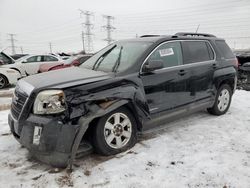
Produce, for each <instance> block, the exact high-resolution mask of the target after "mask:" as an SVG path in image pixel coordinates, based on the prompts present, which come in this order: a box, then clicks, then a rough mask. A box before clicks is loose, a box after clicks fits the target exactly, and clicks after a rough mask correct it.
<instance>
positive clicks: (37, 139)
mask: <svg viewBox="0 0 250 188" xmlns="http://www.w3.org/2000/svg"><path fill="white" fill-rule="evenodd" d="M41 134H42V127H38V126H35V127H34V134H33V144H34V145H39V144H40V138H41Z"/></svg>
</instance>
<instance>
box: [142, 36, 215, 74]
mask: <svg viewBox="0 0 250 188" xmlns="http://www.w3.org/2000/svg"><path fill="white" fill-rule="evenodd" d="M183 41H203V42H207V43H208V44H209V46H210V47H211V48H212V51H213V53H214V59H213V60H209V61H201V62H195V63H189V64H182V65H177V66H172V67H165V68H162V69H158V70H165V69H172V68H176V67H180V66H186V65H193V64H196V63H199V64H200V63H207V62H210V61H215V60H216V58H217V57H216V53H215V50H214V48H213V46H212V45H211V43H210V42H209V41H208V40H202V39H201V40H171V41H166V42H163V43H161V44H159V45H158V46H156V47H155V48H154V49H153V50H152V52H150V54H149V55H148V56H147V57H146V58H145V60H144V61H143V63H142V65H141V68H140V72H139V74H141V73H143V72H142V67H143V65H144V64H145V63H146V61H147V60H148V58H149V57H150V56H151V55H152V53H154V52H155V51H156V50H157V48H158V47H160V46H162V45H164V44H167V43H171V42H183ZM182 57H183V53H182Z"/></svg>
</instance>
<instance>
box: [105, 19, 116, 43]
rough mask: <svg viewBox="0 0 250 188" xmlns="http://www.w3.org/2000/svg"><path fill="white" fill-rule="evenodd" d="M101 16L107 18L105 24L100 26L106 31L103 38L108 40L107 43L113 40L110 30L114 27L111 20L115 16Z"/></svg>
mask: <svg viewBox="0 0 250 188" xmlns="http://www.w3.org/2000/svg"><path fill="white" fill-rule="evenodd" d="M103 18H104V19H106V20H107V23H106V25H104V26H102V27H103V28H104V29H105V30H106V31H107V38H106V39H104V40H105V41H107V42H108V45H109V44H110V43H111V42H113V41H114V40H113V39H112V37H111V32H112V31H114V30H115V27H113V26H112V25H111V21H112V20H114V19H115V18H114V17H113V16H108V15H103Z"/></svg>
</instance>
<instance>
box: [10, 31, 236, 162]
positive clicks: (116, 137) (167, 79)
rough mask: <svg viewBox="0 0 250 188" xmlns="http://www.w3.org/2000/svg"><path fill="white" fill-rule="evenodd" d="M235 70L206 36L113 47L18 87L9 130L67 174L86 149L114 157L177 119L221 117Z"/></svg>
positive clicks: (223, 49)
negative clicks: (204, 115) (204, 113)
mask: <svg viewBox="0 0 250 188" xmlns="http://www.w3.org/2000/svg"><path fill="white" fill-rule="evenodd" d="M236 65H237V60H236V58H235V56H234V55H233V53H232V51H231V50H230V48H229V47H228V45H227V44H226V43H225V41H224V40H223V39H220V38H217V37H215V36H213V35H209V34H199V33H177V34H175V35H173V36H156V35H155V36H153V35H147V36H142V37H140V38H136V39H131V40H122V41H117V42H114V43H113V44H111V45H109V46H107V47H106V48H104V49H102V50H101V51H99V52H98V53H96V54H95V55H94V56H93V57H91V58H90V59H88V60H87V61H86V62H85V63H84V64H82V65H81V66H80V67H73V68H67V69H62V70H57V71H53V72H48V73H43V74H39V75H34V76H30V77H27V78H24V79H22V80H20V81H19V82H18V84H17V86H16V89H15V92H14V97H13V102H12V105H11V112H10V114H9V126H10V129H11V132H12V133H13V135H14V137H15V138H16V139H17V140H18V141H19V142H20V143H21V144H22V145H23V146H25V147H26V148H28V150H29V151H30V152H31V153H32V154H33V156H35V157H36V158H37V159H39V160H41V161H44V162H46V163H48V164H50V165H52V166H57V167H65V166H67V165H68V164H70V166H72V163H73V161H74V159H75V158H76V157H80V156H82V155H86V154H87V153H89V152H91V151H92V149H93V150H94V151H95V152H97V153H99V154H102V155H114V154H117V153H119V152H122V151H125V150H127V149H128V148H130V147H132V146H133V145H134V144H135V143H136V141H137V136H138V135H139V133H144V132H145V131H147V130H149V129H152V128H157V127H159V126H161V125H163V124H164V123H166V121H169V120H172V119H175V118H180V117H182V116H183V115H184V114H188V113H191V112H195V111H199V110H203V109H208V112H209V113H211V114H214V115H222V114H224V113H226V112H227V110H228V108H229V106H230V102H231V98H232V95H233V93H234V90H235V88H236V82H237V77H236V68H235V66H236Z"/></svg>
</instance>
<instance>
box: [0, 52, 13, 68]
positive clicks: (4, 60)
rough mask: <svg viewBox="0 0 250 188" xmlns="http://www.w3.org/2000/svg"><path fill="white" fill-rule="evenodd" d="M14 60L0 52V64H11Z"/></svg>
mask: <svg viewBox="0 0 250 188" xmlns="http://www.w3.org/2000/svg"><path fill="white" fill-rule="evenodd" d="M13 63H14V61H13V60H12V59H11V58H10V57H8V56H7V55H5V54H4V53H2V52H1V53H0V65H7V64H13Z"/></svg>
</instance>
